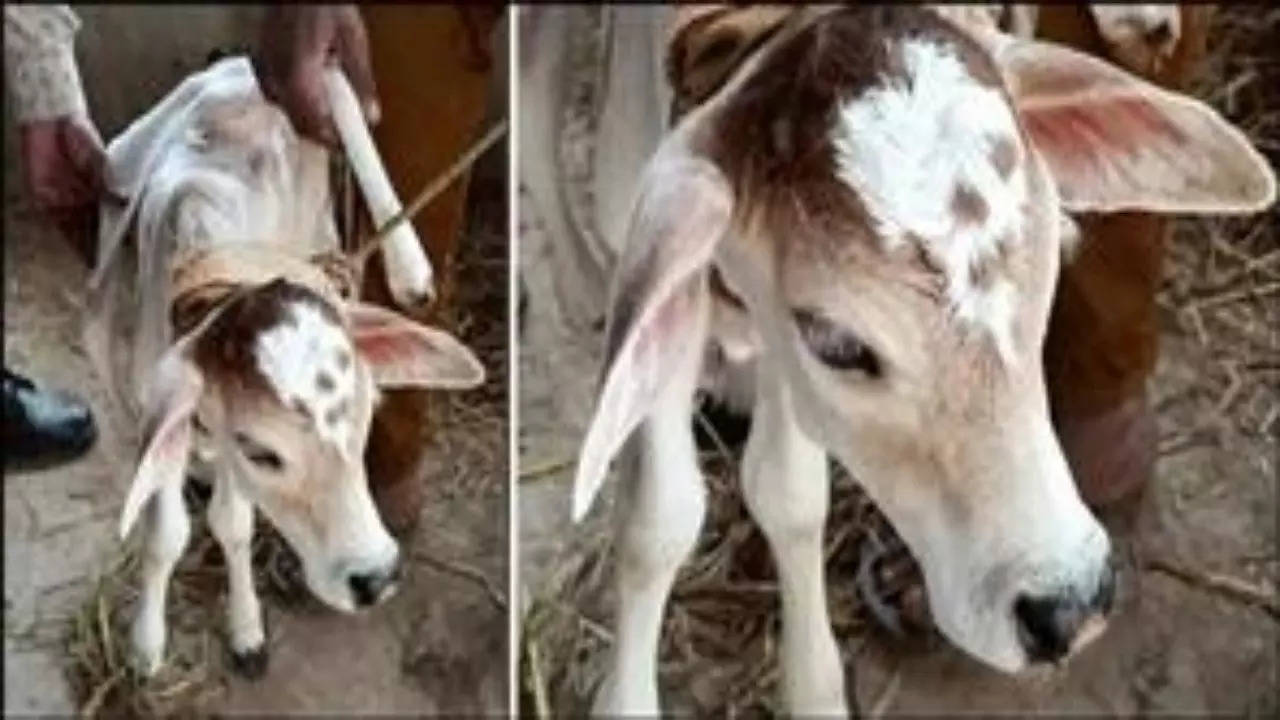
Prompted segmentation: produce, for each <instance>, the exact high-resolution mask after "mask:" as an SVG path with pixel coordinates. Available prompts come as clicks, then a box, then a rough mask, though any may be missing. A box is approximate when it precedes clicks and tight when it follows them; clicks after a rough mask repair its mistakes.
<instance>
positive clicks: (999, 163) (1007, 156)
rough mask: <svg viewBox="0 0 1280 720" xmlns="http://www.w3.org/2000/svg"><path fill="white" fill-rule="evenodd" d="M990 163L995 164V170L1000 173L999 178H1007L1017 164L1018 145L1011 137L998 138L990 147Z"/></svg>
mask: <svg viewBox="0 0 1280 720" xmlns="http://www.w3.org/2000/svg"><path fill="white" fill-rule="evenodd" d="M991 164H992V165H994V166H995V168H996V172H997V173H1000V179H1002V180H1008V179H1009V176H1010V175H1012V174H1013V169H1014V168H1015V167H1017V165H1018V146H1017V144H1016V143H1014V142H1013V138H1007V137H1006V138H1000V139H999V140H997V141H996V142H995V145H994V146H993V147H992V148H991Z"/></svg>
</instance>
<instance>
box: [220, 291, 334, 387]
mask: <svg viewBox="0 0 1280 720" xmlns="http://www.w3.org/2000/svg"><path fill="white" fill-rule="evenodd" d="M228 303H229V304H228V305H227V307H226V309H225V310H224V311H223V312H222V314H221V315H219V316H218V318H217V319H216V320H214V321H213V324H212V325H210V326H209V327H208V328H207V329H206V330H205V332H204V334H202V335H201V336H200V338H199V339H198V340H197V341H196V345H195V361H196V364H197V365H198V366H199V367H200V369H201V370H203V371H204V372H205V373H207V374H208V375H210V376H211V377H213V378H215V379H216V381H217V382H219V383H222V384H228V383H229V384H232V385H235V386H238V387H239V388H241V389H244V390H249V391H252V392H270V391H271V388H270V385H269V384H268V382H267V379H266V378H265V377H263V375H262V372H261V370H259V368H258V361H257V358H256V357H255V354H254V353H255V346H256V345H257V340H258V337H259V336H260V335H261V334H262V333H264V332H266V331H268V330H270V329H271V328H274V327H277V326H279V325H282V324H286V323H287V324H293V322H294V321H293V318H292V316H291V315H290V314H289V312H288V307H289V306H290V305H291V304H293V303H306V304H310V305H311V306H313V307H315V308H316V309H317V310H318V311H319V312H320V314H321V315H322V316H323V317H324V318H325V319H326V320H329V321H330V322H332V323H334V324H335V325H338V326H339V327H341V326H342V319H341V318H340V317H339V316H338V313H337V311H336V310H335V309H334V308H333V307H331V306H330V305H329V303H327V302H325V300H324V299H323V298H321V297H320V296H319V295H317V294H316V293H314V292H312V291H311V290H308V289H307V288H305V287H302V286H301V285H296V284H294V283H291V282H288V281H286V280H283V279H277V280H273V281H271V282H269V283H267V284H266V285H263V286H261V287H258V288H254V289H253V290H249V291H248V292H245V293H244V294H242V295H240V296H238V297H235V298H233V299H232V300H229V301H228Z"/></svg>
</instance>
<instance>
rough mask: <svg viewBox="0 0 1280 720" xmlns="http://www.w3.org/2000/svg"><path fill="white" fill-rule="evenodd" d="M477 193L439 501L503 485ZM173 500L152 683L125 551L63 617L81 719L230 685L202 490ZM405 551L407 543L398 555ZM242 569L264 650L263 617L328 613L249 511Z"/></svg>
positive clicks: (193, 707) (501, 236) (502, 422)
mask: <svg viewBox="0 0 1280 720" xmlns="http://www.w3.org/2000/svg"><path fill="white" fill-rule="evenodd" d="M487 155H488V157H487V158H485V159H482V160H481V161H480V162H498V161H502V165H503V167H505V165H506V163H505V146H503V147H502V149H499V150H494V151H491V152H490V153H488V154H487ZM498 155H501V157H497V158H496V159H495V156H498ZM477 185H479V184H478V183H473V186H472V193H471V195H472V197H471V199H470V202H469V204H468V227H467V236H466V239H465V240H464V242H463V244H462V249H461V251H460V253H459V256H458V258H457V273H458V275H457V278H458V287H459V290H458V292H457V293H456V294H455V296H454V297H453V298H452V303H451V307H450V308H449V310H448V312H447V317H446V318H444V319H443V322H446V323H447V326H449V327H451V328H452V329H453V332H454V333H455V334H456V335H457V336H458V337H459V338H460V339H462V340H463V342H465V343H466V344H467V345H468V346H469V347H471V348H472V349H474V350H475V351H476V353H477V355H478V356H479V357H480V360H481V362H482V363H483V364H484V366H485V367H486V369H487V370H488V373H489V382H487V383H486V384H485V386H484V387H482V388H479V389H476V390H473V391H469V392H466V393H457V392H442V393H439V394H438V395H437V398H438V401H436V402H433V403H432V404H431V406H430V409H429V412H430V413H431V416H432V419H431V421H430V422H429V423H428V424H429V425H430V426H431V427H432V428H436V429H440V431H439V432H435V433H433V434H432V436H431V439H430V442H431V445H432V451H431V456H432V458H433V459H436V460H438V461H440V465H438V466H437V468H435V470H436V472H434V473H433V476H437V477H440V478H442V479H443V480H444V483H442V484H441V485H437V486H436V488H437V490H440V491H441V492H442V493H443V494H444V495H445V496H461V497H493V496H495V495H501V494H503V493H504V492H505V487H506V482H505V479H506V476H507V473H506V466H507V451H506V439H507V432H506V427H507V357H508V353H507V326H506V317H507V299H506V298H507V284H506V277H507V243H506V235H507V227H506V203H505V194H506V193H505V189H504V190H503V191H502V192H500V193H497V194H495V193H494V192H493V191H492V188H487V191H485V190H486V188H483V187H481V188H477ZM339 226H340V227H343V228H345V232H346V233H354V232H358V230H359V228H358V226H357V225H354V224H353V225H345V224H341V223H340V225H339ZM184 499H185V500H186V504H187V510H188V512H189V513H190V515H191V516H192V534H191V540H190V542H189V543H188V545H187V549H186V551H185V552H184V553H183V555H182V557H181V559H180V560H179V561H178V564H177V566H176V567H175V570H174V573H173V577H172V580H171V581H170V584H169V592H168V599H167V603H166V608H165V617H166V620H167V622H168V642H167V644H166V650H165V661H164V663H163V665H162V666H161V668H160V670H159V671H158V672H157V673H156V675H155V676H154V677H151V678H147V679H143V678H139V677H137V676H136V674H135V673H134V672H133V671H132V669H131V667H130V665H129V653H130V652H131V649H130V645H129V637H128V633H129V629H130V624H131V622H132V619H133V616H134V612H135V608H136V604H137V599H138V589H137V581H138V577H137V576H138V549H137V548H136V547H134V546H133V545H131V546H130V547H128V548H127V549H124V550H122V551H121V552H120V554H119V555H118V556H117V557H116V559H115V561H114V563H113V564H112V565H111V566H110V567H109V568H107V569H106V570H105V571H103V572H102V574H101V575H100V576H99V577H98V578H97V580H96V582H95V584H94V588H93V591H92V593H91V594H90V596H89V597H88V598H87V599H86V600H85V602H84V604H83V605H82V606H81V608H80V611H79V612H78V613H77V614H76V616H75V617H73V618H71V621H70V623H69V628H68V630H67V652H68V656H69V659H68V663H67V667H66V670H67V676H68V679H69V681H70V683H71V687H72V692H73V696H74V697H75V698H76V703H77V705H78V707H79V708H80V714H81V716H82V717H109V718H158V717H171V716H175V715H177V716H188V717H189V716H207V715H209V714H211V712H212V711H213V710H214V708H215V707H216V705H217V703H218V701H219V698H220V696H221V695H222V694H223V693H224V691H225V690H226V688H227V686H228V683H229V682H230V675H229V674H230V673H231V672H232V670H231V661H230V653H229V651H228V649H227V648H228V645H227V638H226V635H225V631H224V628H225V593H226V589H225V588H226V572H225V565H224V563H223V558H222V551H221V548H220V547H219V546H218V543H217V541H216V539H215V538H214V537H213V536H212V535H211V534H210V533H209V530H208V526H207V523H206V522H205V519H204V518H205V509H206V508H207V504H208V490H207V489H203V490H202V489H200V488H199V487H198V486H196V485H195V484H193V483H192V482H190V481H189V482H188V484H187V487H186V488H185V491H184ZM411 544H413V543H411V542H410V541H408V540H406V548H408V547H410V545H411ZM411 561H413V562H421V563H424V564H429V565H433V566H435V567H436V568H437V569H440V570H443V571H446V572H450V573H452V574H455V575H458V576H461V577H464V578H466V579H467V580H468V581H470V582H474V583H476V584H478V585H480V586H482V587H483V588H484V589H485V590H486V591H487V592H488V594H489V595H490V596H491V597H493V600H494V602H495V603H496V604H497V605H498V606H499V607H502V606H504V605H505V603H506V599H505V592H504V589H505V583H495V582H494V581H493V580H492V578H489V577H488V576H487V575H486V574H484V573H481V572H480V571H478V570H474V569H472V568H469V567H466V566H460V565H458V564H456V563H449V562H446V561H440V560H437V559H435V558H431V557H429V556H420V555H418V554H415V555H413V557H412V558H411ZM253 568H254V584H255V587H256V589H257V591H258V593H259V597H260V598H261V599H262V602H263V606H264V613H263V614H264V621H265V623H266V628H265V629H266V634H267V640H266V642H267V645H268V646H270V645H271V644H272V643H273V642H274V641H275V640H276V639H277V637H278V636H277V635H275V634H274V633H273V632H272V626H271V615H272V613H273V612H320V613H328V612H331V611H330V610H328V609H327V608H326V607H324V606H323V605H321V603H320V602H319V601H317V600H316V599H315V598H314V597H313V596H312V595H311V592H310V590H309V589H307V587H306V583H305V580H304V579H303V577H302V571H301V565H300V563H299V561H298V559H297V557H296V555H294V553H293V550H292V549H291V548H290V547H289V545H288V543H287V542H285V540H284V539H283V538H282V537H281V536H280V535H279V534H278V533H277V532H276V531H275V529H274V528H273V527H272V526H271V525H270V524H269V523H268V522H267V521H266V520H265V519H264V518H263V517H262V515H261V513H256V523H255V531H254V540H253ZM412 632H416V631H412ZM409 644H412V643H409ZM410 660H411V661H412V658H411V659H410ZM268 673H270V670H269V669H268Z"/></svg>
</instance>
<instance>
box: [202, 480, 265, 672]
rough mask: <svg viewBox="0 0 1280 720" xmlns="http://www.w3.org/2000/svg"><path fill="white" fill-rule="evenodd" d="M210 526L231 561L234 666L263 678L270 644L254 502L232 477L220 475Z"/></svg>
mask: <svg viewBox="0 0 1280 720" xmlns="http://www.w3.org/2000/svg"><path fill="white" fill-rule="evenodd" d="M209 529H210V531H212V532H213V536H214V537H215V538H217V539H218V543H219V544H220V545H222V554H223V557H225V558H226V562H227V637H228V639H229V641H230V644H231V657H232V659H233V663H234V666H235V668H236V670H237V671H239V672H240V673H241V674H242V675H245V676H246V677H259V676H261V675H262V673H263V671H265V670H266V667H267V647H266V642H265V636H264V633H263V629H262V605H261V604H260V603H259V602H258V595H257V593H256V592H254V589H253V565H252V561H251V558H250V549H251V545H252V542H253V505H252V504H251V503H250V502H249V500H248V498H246V497H244V496H243V495H241V494H240V492H239V491H238V490H236V488H235V486H234V485H233V483H232V482H231V480H230V479H229V478H225V477H219V478H218V480H217V482H216V484H215V485H214V489H213V499H212V500H211V501H210V502H209Z"/></svg>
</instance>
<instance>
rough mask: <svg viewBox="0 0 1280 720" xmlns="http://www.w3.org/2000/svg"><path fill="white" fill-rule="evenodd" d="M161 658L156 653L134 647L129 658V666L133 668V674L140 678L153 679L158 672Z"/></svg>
mask: <svg viewBox="0 0 1280 720" xmlns="http://www.w3.org/2000/svg"><path fill="white" fill-rule="evenodd" d="M162 660H163V658H162V656H161V654H160V653H158V652H151V651H149V650H144V649H142V648H138V647H135V648H134V649H133V653H132V655H130V657H129V664H130V666H131V667H132V668H133V673H134V674H135V675H137V676H138V677H140V678H149V677H153V676H154V675H155V674H156V672H157V671H159V670H160V665H161V661H162Z"/></svg>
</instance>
